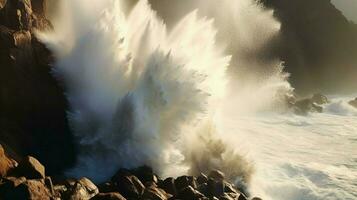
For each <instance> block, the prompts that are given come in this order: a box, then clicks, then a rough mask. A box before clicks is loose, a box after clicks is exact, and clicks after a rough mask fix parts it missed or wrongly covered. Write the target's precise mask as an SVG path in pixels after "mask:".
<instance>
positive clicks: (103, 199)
mask: <svg viewBox="0 0 357 200" xmlns="http://www.w3.org/2000/svg"><path fill="white" fill-rule="evenodd" d="M91 200H126V199H125V198H124V197H123V196H122V195H121V194H120V193H118V192H111V193H99V194H97V195H96V196H95V197H93V198H91Z"/></svg>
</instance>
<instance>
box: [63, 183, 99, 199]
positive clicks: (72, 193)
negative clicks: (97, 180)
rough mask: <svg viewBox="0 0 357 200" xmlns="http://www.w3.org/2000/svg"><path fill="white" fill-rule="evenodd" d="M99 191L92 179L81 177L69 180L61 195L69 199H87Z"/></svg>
mask: <svg viewBox="0 0 357 200" xmlns="http://www.w3.org/2000/svg"><path fill="white" fill-rule="evenodd" d="M98 193H99V191H98V188H97V186H96V185H94V183H92V181H90V180H89V179H87V178H81V179H80V180H78V181H76V182H75V183H74V185H73V182H72V181H71V182H69V184H68V187H67V191H65V192H64V194H63V197H64V198H65V199H70V200H88V199H90V198H92V197H94V196H96V195H97V194H98Z"/></svg>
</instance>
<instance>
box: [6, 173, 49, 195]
mask: <svg viewBox="0 0 357 200" xmlns="http://www.w3.org/2000/svg"><path fill="white" fill-rule="evenodd" d="M23 180H24V179H23V178H21V179H20V180H17V181H15V182H13V181H12V182H11V183H10V185H7V186H6V189H5V192H4V193H3V194H1V195H2V197H3V199H5V200H7V199H9V200H10V199H19V200H20V199H24V200H40V199H41V200H50V199H51V197H52V194H51V192H50V191H49V190H48V188H47V187H46V186H45V184H44V180H26V181H23Z"/></svg>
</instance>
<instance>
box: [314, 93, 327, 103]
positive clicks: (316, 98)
mask: <svg viewBox="0 0 357 200" xmlns="http://www.w3.org/2000/svg"><path fill="white" fill-rule="evenodd" d="M311 100H312V102H314V103H316V104H317V105H323V104H327V103H329V100H328V98H327V97H326V96H325V95H322V94H314V95H313V96H312V97H311Z"/></svg>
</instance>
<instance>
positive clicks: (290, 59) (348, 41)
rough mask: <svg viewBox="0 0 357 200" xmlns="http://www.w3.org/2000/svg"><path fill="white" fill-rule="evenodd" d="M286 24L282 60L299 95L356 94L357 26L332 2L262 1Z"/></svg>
mask: <svg viewBox="0 0 357 200" xmlns="http://www.w3.org/2000/svg"><path fill="white" fill-rule="evenodd" d="M261 2H262V3H264V4H265V5H266V6H267V7H270V8H272V9H274V11H275V16H276V17H277V18H278V19H279V21H280V22H281V24H282V27H281V36H282V41H281V48H280V50H279V52H277V54H278V56H279V57H280V58H281V59H282V60H283V61H285V64H286V67H287V68H286V70H287V71H288V72H289V73H291V82H292V84H293V86H294V87H295V88H297V91H298V92H299V93H310V92H324V93H344V92H346V93H347V92H356V88H355V85H356V84H357V82H356V75H357V25H355V24H353V23H352V22H351V21H348V20H347V19H346V18H345V17H344V16H343V14H342V13H341V12H340V11H339V10H338V9H337V8H335V7H334V5H333V4H332V3H331V1H330V0H313V1H311V0H290V1H287V0H261Z"/></svg>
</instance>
